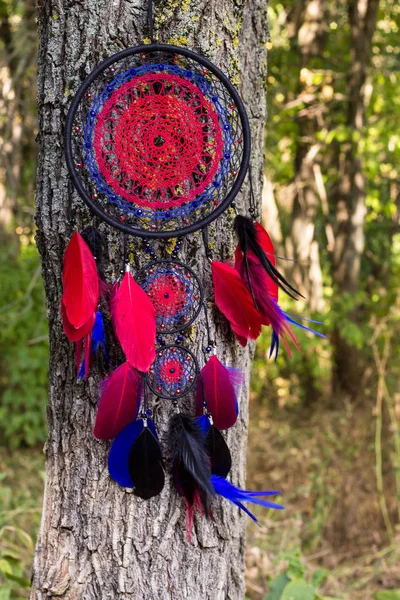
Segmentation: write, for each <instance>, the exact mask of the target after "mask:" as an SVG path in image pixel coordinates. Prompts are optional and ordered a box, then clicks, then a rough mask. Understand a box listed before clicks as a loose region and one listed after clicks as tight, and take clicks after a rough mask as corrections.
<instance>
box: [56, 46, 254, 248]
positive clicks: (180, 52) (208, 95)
mask: <svg viewBox="0 0 400 600" xmlns="http://www.w3.org/2000/svg"><path fill="white" fill-rule="evenodd" d="M65 152H66V161H67V166H68V170H69V173H70V176H71V178H72V181H73V183H74V185H75V187H76V189H77V191H78V193H79V194H80V196H81V197H82V199H83V200H84V201H85V202H86V204H87V205H88V206H89V208H90V209H91V210H92V211H93V213H94V214H96V215H97V216H98V217H100V218H101V219H102V220H103V221H105V222H107V223H108V224H109V225H111V226H113V227H116V228H117V229H120V230H122V231H124V232H125V233H127V234H131V235H137V236H141V237H146V238H170V237H174V236H176V235H178V234H179V235H185V234H189V233H191V232H193V231H196V230H198V229H201V228H203V227H205V226H206V225H208V224H209V223H210V222H211V221H213V220H214V219H215V218H217V217H218V216H219V215H220V214H221V213H222V212H223V211H224V210H226V208H227V207H228V206H229V205H230V204H231V202H232V201H233V199H234V198H235V196H236V195H237V193H238V192H239V190H240V187H241V185H242V183H243V179H244V177H245V175H246V172H247V168H248V164H249V156H250V129H249V123H248V118H247V115H246V111H245V108H244V106H243V103H242V100H241V99H240V97H239V95H238V93H237V91H236V89H235V87H234V86H233V85H232V83H231V82H230V81H229V79H228V78H227V77H226V76H225V75H224V74H223V73H222V72H221V71H220V70H219V69H218V68H217V67H216V66H215V65H213V64H212V63H211V62H210V61H209V60H207V59H206V58H204V57H202V56H200V55H198V54H196V53H195V52H192V51H191V50H188V49H187V48H181V47H177V46H170V45H165V44H150V45H142V46H137V47H135V48H128V49H126V50H123V51H122V52H119V53H117V54H114V55H113V56H111V57H109V58H108V59H106V60H105V61H104V62H103V63H101V64H100V65H99V66H98V67H97V68H96V69H95V70H94V71H92V73H91V74H90V75H89V76H88V77H87V79H86V80H85V81H84V82H83V84H82V85H81V87H80V88H79V90H78V92H77V94H76V95H75V97H74V99H73V101H72V104H71V107H70V109H69V112H68V116H67V122H66V128H65Z"/></svg>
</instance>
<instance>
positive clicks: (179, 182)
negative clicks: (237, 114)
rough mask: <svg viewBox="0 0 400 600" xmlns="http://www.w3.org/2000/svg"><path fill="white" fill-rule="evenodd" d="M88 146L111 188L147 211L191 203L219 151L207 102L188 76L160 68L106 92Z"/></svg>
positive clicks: (214, 165)
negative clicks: (110, 92)
mask: <svg viewBox="0 0 400 600" xmlns="http://www.w3.org/2000/svg"><path fill="white" fill-rule="evenodd" d="M93 144H94V149H95V157H96V160H97V164H98V166H99V171H100V174H101V175H102V177H103V178H104V180H105V181H106V182H107V184H108V185H109V186H110V188H111V189H112V190H113V191H114V192H115V193H117V194H119V195H120V196H122V197H123V198H125V199H126V200H127V201H128V202H133V203H135V204H136V205H138V206H141V207H144V208H148V209H149V208H150V209H164V208H165V209H167V208H174V207H177V206H182V204H184V203H185V202H188V201H190V200H193V199H194V198H195V197H196V196H197V195H198V194H200V193H201V192H203V191H204V189H205V188H206V187H207V186H208V185H209V184H210V183H211V182H212V180H213V177H214V175H215V173H216V171H217V169H218V167H219V163H220V160H221V156H222V150H223V139H222V132H221V126H220V124H219V121H218V115H217V113H216V111H215V109H214V107H213V105H212V102H211V101H210V100H208V99H207V98H206V97H205V96H204V95H203V94H202V93H201V91H200V89H199V88H198V87H197V86H196V85H194V84H193V83H191V82H190V81H188V80H187V79H185V78H183V77H179V76H177V75H175V74H172V73H165V72H164V71H162V72H160V73H149V74H147V75H141V76H138V77H134V78H133V79H131V80H130V81H127V82H126V83H125V84H124V85H122V86H121V87H120V88H118V89H117V90H115V91H114V92H113V93H112V94H111V96H110V98H109V99H108V100H107V102H106V103H105V104H104V106H103V108H102V110H101V112H100V113H99V115H98V118H97V122H96V125H95V128H94V139H93Z"/></svg>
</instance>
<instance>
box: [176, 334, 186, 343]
mask: <svg viewBox="0 0 400 600" xmlns="http://www.w3.org/2000/svg"><path fill="white" fill-rule="evenodd" d="M184 339H185V338H184V337H183V335H182V334H181V333H180V334H179V335H177V336H176V343H177V344H180V343H181V342H183V340H184Z"/></svg>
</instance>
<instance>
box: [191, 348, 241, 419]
mask: <svg viewBox="0 0 400 600" xmlns="http://www.w3.org/2000/svg"><path fill="white" fill-rule="evenodd" d="M203 400H204V401H205V402H207V411H208V412H209V413H211V416H212V419H213V422H214V425H215V427H216V428H217V429H229V427H232V425H234V424H235V423H236V420H237V415H238V406H237V399H236V393H235V389H234V387H233V385H232V381H231V377H230V373H229V371H228V369H227V368H226V367H224V365H223V364H222V363H221V362H220V361H219V360H218V358H217V357H216V356H211V358H210V359H209V360H208V362H207V363H206V364H205V366H204V367H203V368H202V370H201V373H200V376H199V379H198V382H197V392H196V415H197V416H198V417H200V416H201V415H202V414H203V404H202V403H203Z"/></svg>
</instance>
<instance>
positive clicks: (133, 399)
mask: <svg viewBox="0 0 400 600" xmlns="http://www.w3.org/2000/svg"><path fill="white" fill-rule="evenodd" d="M142 393H143V377H142V376H141V375H140V374H139V373H138V372H137V371H135V369H133V368H132V367H131V366H130V365H129V363H127V362H125V363H123V364H122V365H121V366H119V367H118V368H117V369H115V371H113V372H112V373H111V375H110V376H109V377H107V379H106V380H105V381H104V382H103V383H102V384H101V398H100V401H99V406H98V409H97V416H96V424H95V427H94V435H95V437H96V438H97V439H98V440H112V439H114V438H115V437H117V435H118V434H119V432H120V431H121V430H122V429H123V428H124V427H126V425H128V423H130V422H131V421H134V420H135V418H136V416H137V414H138V411H139V406H140V402H141V398H142Z"/></svg>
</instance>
